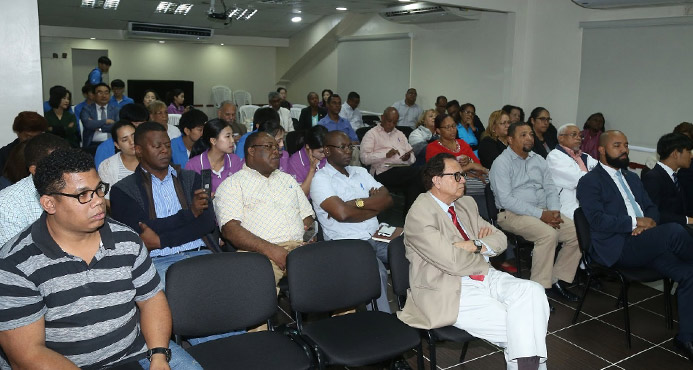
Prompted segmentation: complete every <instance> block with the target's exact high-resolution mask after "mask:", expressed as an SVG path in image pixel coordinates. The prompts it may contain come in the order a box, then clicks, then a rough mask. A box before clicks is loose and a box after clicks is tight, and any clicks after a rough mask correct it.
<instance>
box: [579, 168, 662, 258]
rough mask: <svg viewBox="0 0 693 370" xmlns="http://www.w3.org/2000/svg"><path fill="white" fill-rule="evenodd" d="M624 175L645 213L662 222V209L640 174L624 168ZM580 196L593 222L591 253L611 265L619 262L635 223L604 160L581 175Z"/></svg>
mask: <svg viewBox="0 0 693 370" xmlns="http://www.w3.org/2000/svg"><path fill="white" fill-rule="evenodd" d="M623 175H624V177H625V179H626V182H627V183H628V186H629V187H630V189H631V191H632V193H633V196H634V197H635V201H636V202H638V204H639V205H640V208H641V209H642V211H643V213H644V214H645V217H650V218H652V219H653V220H655V222H659V211H658V210H657V207H656V206H655V205H654V204H653V203H652V201H651V200H650V197H649V196H648V195H647V192H646V191H645V188H644V187H643V185H642V182H641V181H640V179H639V178H638V176H637V175H636V174H635V173H633V172H630V171H623ZM577 198H578V201H579V202H580V207H581V208H582V210H583V212H584V213H585V216H586V217H587V220H588V221H589V223H590V233H591V237H592V249H591V250H590V256H591V257H592V258H595V259H596V260H597V262H599V263H602V264H604V265H607V266H611V265H613V264H615V263H616V262H618V260H619V258H620V257H621V252H622V250H623V245H624V244H625V242H626V239H627V238H629V237H630V236H631V232H632V231H633V224H632V219H631V217H630V216H628V211H627V210H626V201H625V200H624V199H623V197H622V196H621V192H619V191H618V187H616V183H614V180H612V179H611V176H609V174H608V173H607V172H606V170H604V168H603V167H602V165H601V164H600V165H598V166H596V167H595V168H594V169H593V170H592V171H590V172H588V173H587V174H586V175H585V176H582V178H580V181H579V182H578V185H577Z"/></svg>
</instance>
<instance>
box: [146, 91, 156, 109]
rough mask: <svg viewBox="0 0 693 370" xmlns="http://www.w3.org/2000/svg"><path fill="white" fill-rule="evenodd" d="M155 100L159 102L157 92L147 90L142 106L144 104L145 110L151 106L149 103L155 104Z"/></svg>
mask: <svg viewBox="0 0 693 370" xmlns="http://www.w3.org/2000/svg"><path fill="white" fill-rule="evenodd" d="M154 100H159V95H157V94H156V91H154V90H152V89H147V90H145V91H144V98H142V104H144V106H145V108H146V107H147V106H149V103H151V102H153V101H154Z"/></svg>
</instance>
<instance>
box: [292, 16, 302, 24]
mask: <svg viewBox="0 0 693 370" xmlns="http://www.w3.org/2000/svg"><path fill="white" fill-rule="evenodd" d="M302 20H303V18H301V17H293V18H291V21H292V22H294V23H298V22H300V21H302Z"/></svg>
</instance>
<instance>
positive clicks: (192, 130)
mask: <svg viewBox="0 0 693 370" xmlns="http://www.w3.org/2000/svg"><path fill="white" fill-rule="evenodd" d="M208 120H209V117H207V115H206V114H205V112H203V111H201V110H199V109H195V108H192V109H190V110H188V111H187V112H185V113H183V114H182V115H181V116H180V121H178V128H180V131H181V135H180V136H178V137H176V138H173V139H171V152H172V154H171V158H172V159H171V160H172V161H173V163H174V164H177V165H179V166H181V167H185V165H186V164H187V163H188V159H189V158H190V151H192V148H193V145H194V144H195V142H196V141H197V140H199V139H200V138H201V137H202V129H203V128H204V127H205V123H207V121H208Z"/></svg>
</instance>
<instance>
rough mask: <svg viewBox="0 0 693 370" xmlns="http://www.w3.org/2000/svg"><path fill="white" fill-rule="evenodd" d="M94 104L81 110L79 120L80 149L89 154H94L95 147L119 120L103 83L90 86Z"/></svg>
mask: <svg viewBox="0 0 693 370" xmlns="http://www.w3.org/2000/svg"><path fill="white" fill-rule="evenodd" d="M92 91H93V93H94V103H92V104H89V105H87V106H85V107H84V108H82V111H81V112H80V114H79V120H80V121H81V122H82V126H83V129H84V130H83V131H82V147H83V148H85V150H87V151H88V152H90V153H95V152H96V147H97V146H99V144H101V143H102V142H104V141H106V140H107V139H108V138H109V136H108V134H109V133H110V132H111V128H113V124H114V123H116V122H117V121H118V120H119V119H120V118H119V115H118V111H119V110H120V109H119V108H118V106H117V105H115V104H111V103H110V99H111V87H110V86H108V84H105V83H103V82H102V83H99V84H98V85H93V86H92Z"/></svg>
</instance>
